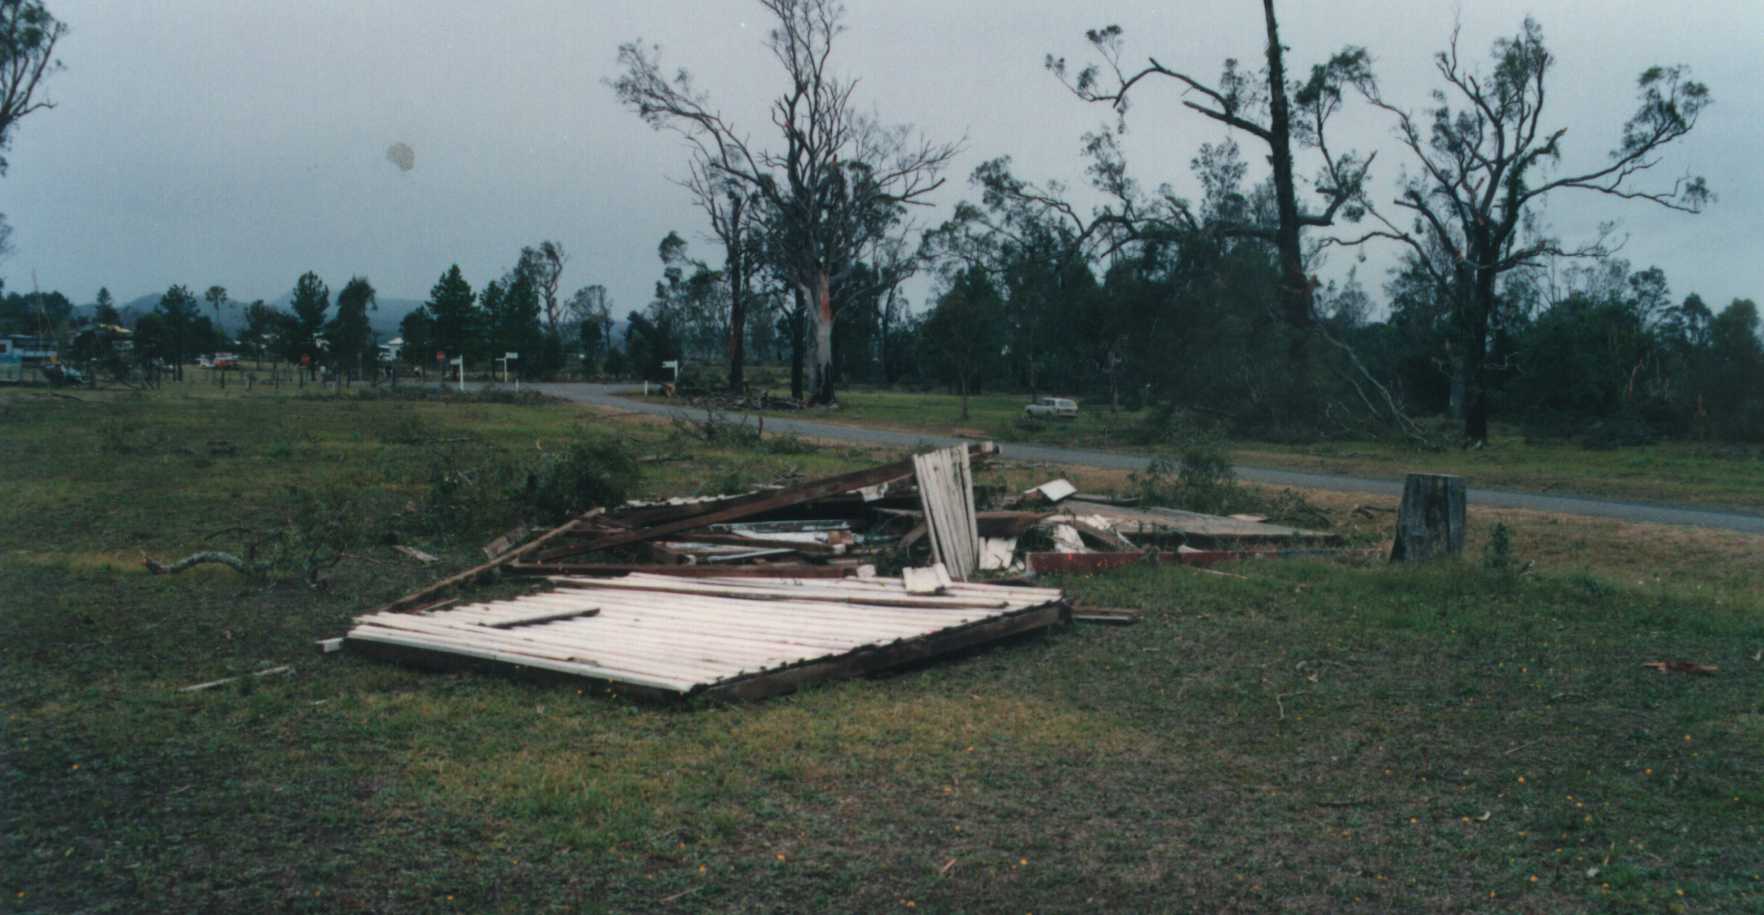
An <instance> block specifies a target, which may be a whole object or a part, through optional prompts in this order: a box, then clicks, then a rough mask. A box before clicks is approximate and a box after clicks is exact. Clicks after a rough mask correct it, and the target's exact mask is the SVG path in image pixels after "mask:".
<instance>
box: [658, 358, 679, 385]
mask: <svg viewBox="0 0 1764 915" xmlns="http://www.w3.org/2000/svg"><path fill="white" fill-rule="evenodd" d="M662 368H664V369H673V370H674V387H676V388H678V387H679V386H680V360H678V359H669V360H668V361H666V362H664V363H662Z"/></svg>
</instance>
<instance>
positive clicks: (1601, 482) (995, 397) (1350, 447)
mask: <svg viewBox="0 0 1764 915" xmlns="http://www.w3.org/2000/svg"><path fill="white" fill-rule="evenodd" d="M1028 402H1029V398H1028V397H1026V396H1024V395H1019V394H985V395H979V396H975V397H971V398H969V403H968V409H969V415H968V418H966V419H963V418H962V416H961V399H960V398H958V397H955V396H951V395H948V394H920V393H911V392H904V391H890V390H863V389H854V390H847V391H842V392H840V395H839V407H838V409H837V410H830V411H825V412H816V413H813V414H812V415H811V414H804V416H805V418H812V419H814V420H816V421H819V422H832V423H847V424H851V425H864V426H878V427H884V428H891V429H899V430H904V431H914V432H921V431H922V432H935V433H941V434H945V435H958V434H967V435H972V436H975V437H980V438H989V439H993V440H996V441H1002V442H1035V443H1039V444H1050V445H1062V446H1067V447H1074V448H1091V449H1101V450H1118V451H1129V452H1139V453H1155V452H1157V451H1158V450H1159V446H1158V445H1157V444H1156V443H1155V442H1150V443H1148V442H1147V441H1146V439H1145V437H1144V435H1143V433H1142V432H1141V430H1140V429H1139V427H1140V425H1141V423H1142V422H1143V420H1144V418H1145V414H1144V413H1143V412H1127V411H1123V412H1121V413H1111V412H1110V411H1109V409H1108V404H1107V403H1106V402H1100V401H1086V402H1084V403H1083V404H1082V405H1081V407H1080V412H1079V416H1078V418H1077V419H1075V420H1065V421H1061V420H1050V421H1047V422H1043V423H1038V424H1033V425H1030V426H1025V425H1024V424H1022V423H1021V422H1020V419H1021V417H1022V415H1023V407H1024V405H1025V404H1027V403H1028ZM792 415H794V414H792ZM1444 438H1445V439H1446V440H1448V441H1449V440H1450V435H1449V434H1447V435H1446V436H1444ZM1232 452H1233V455H1234V457H1235V459H1236V460H1237V462H1238V463H1240V464H1246V465H1252V466H1262V467H1281V468H1287V469H1293V470H1308V471H1316V472H1322V473H1335V474H1346V475H1351V476H1365V477H1373V478H1400V477H1401V476H1402V475H1403V474H1404V473H1408V472H1411V471H1413V472H1426V473H1456V474H1462V475H1464V476H1468V477H1470V478H1471V480H1472V481H1473V482H1474V483H1475V484H1476V485H1478V486H1487V487H1494V488H1504V489H1517V490H1524V491H1530V492H1540V493H1554V494H1558V495H1567V494H1575V495H1589V496H1599V497H1606V498H1614V499H1633V500H1641V501H1653V502H1665V503H1673V504H1692V505H1708V506H1715V507H1724V508H1736V509H1740V510H1743V511H1752V512H1758V511H1764V448H1760V447H1758V446H1755V445H1754V446H1743V445H1724V444H1719V443H1713V444H1704V443H1694V442H1666V443H1659V444H1653V445H1646V446H1638V447H1630V448H1618V449H1611V450H1594V449H1589V448H1586V447H1583V446H1581V445H1579V444H1575V443H1572V442H1566V443H1540V442H1531V441H1527V440H1526V439H1525V438H1524V436H1522V435H1520V434H1519V433H1518V432H1517V431H1516V430H1514V429H1510V428H1497V429H1496V430H1495V434H1494V435H1493V436H1492V437H1491V439H1490V441H1489V443H1488V446H1487V447H1485V448H1481V449H1477V450H1474V451H1466V450H1461V449H1456V448H1448V449H1446V450H1442V451H1427V450H1423V449H1420V448H1417V447H1414V446H1412V445H1411V444H1409V443H1407V442H1406V441H1394V440H1393V441H1373V440H1356V441H1337V442H1326V443H1320V444H1312V445H1291V444H1275V443H1268V442H1254V441H1238V442H1235V443H1233V444H1232Z"/></svg>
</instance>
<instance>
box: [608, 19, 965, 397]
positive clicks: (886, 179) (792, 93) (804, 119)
mask: <svg viewBox="0 0 1764 915" xmlns="http://www.w3.org/2000/svg"><path fill="white" fill-rule="evenodd" d="M760 5H761V6H763V7H765V9H766V10H767V12H769V13H771V14H772V16H773V18H774V20H775V21H774V25H773V27H772V29H771V31H770V32H768V33H767V38H766V47H767V48H768V49H769V50H770V51H771V52H772V56H773V57H774V58H776V59H777V61H778V63H779V64H780V65H781V66H782V67H783V69H784V72H785V75H786V77H787V79H788V82H789V88H788V89H786V91H785V92H784V93H783V94H781V95H780V96H778V98H776V99H775V100H773V102H772V104H771V120H772V126H773V127H774V128H776V129H777V130H778V132H779V135H780V138H781V139H782V141H783V146H782V148H781V149H776V148H774V149H766V148H761V147H759V146H757V145H756V144H754V143H753V142H752V141H751V140H750V139H749V137H748V135H747V134H746V133H745V132H743V131H741V130H740V129H738V128H737V127H736V126H735V124H734V123H733V122H731V121H730V120H729V119H727V118H725V117H724V116H723V115H722V113H721V112H719V111H717V110H716V109H715V108H713V107H712V106H711V103H710V100H709V97H708V96H707V95H705V94H704V93H701V92H699V91H698V90H697V89H696V88H695V87H694V86H693V83H692V79H691V76H690V75H689V74H687V73H686V72H685V71H683V70H682V71H680V72H679V73H677V74H676V75H675V76H674V77H673V78H672V79H669V78H668V77H667V76H666V75H665V74H664V73H663V71H662V69H661V64H660V59H659V58H660V49H659V48H658V47H654V46H647V47H646V46H644V45H642V44H641V43H637V42H632V43H629V44H626V45H623V46H622V47H620V49H619V63H620V65H621V67H622V69H623V72H622V74H621V75H620V76H619V77H618V78H617V79H616V80H613V81H611V85H612V87H613V90H614V91H615V92H616V93H618V97H619V100H620V101H621V102H623V103H624V104H625V106H626V107H627V108H629V109H631V110H632V111H634V112H635V113H637V114H638V116H640V117H642V118H643V119H644V121H645V122H647V123H648V124H649V125H650V126H651V127H654V128H656V129H669V130H675V131H678V132H679V133H680V134H682V135H683V136H685V137H686V138H687V139H688V140H689V141H690V142H691V143H693V144H694V146H696V147H697V149H698V151H699V153H700V156H701V161H704V162H707V163H710V164H711V165H712V167H713V168H714V169H715V170H716V171H717V172H718V173H720V174H722V175H725V176H727V177H728V178H729V179H731V180H734V181H736V182H739V183H741V184H743V185H745V186H747V187H749V188H751V189H752V190H753V191H754V192H755V193H757V194H758V196H759V197H760V198H761V199H763V200H764V202H765V203H766V205H767V208H768V212H769V214H770V217H771V218H772V219H774V220H776V221H778V222H779V223H780V224H781V225H779V226H778V227H776V229H777V231H775V232H774V233H773V234H774V237H776V238H778V239H780V240H782V241H783V244H782V245H781V246H780V248H779V251H778V261H779V262H778V263H777V264H776V266H777V267H778V268H779V269H780V270H781V272H783V273H784V274H785V275H787V276H788V277H789V278H790V282H791V285H792V286H793V287H794V289H795V292H796V295H797V296H799V297H800V299H801V301H802V302H803V303H804V304H805V306H806V309H805V310H806V311H807V318H808V322H807V323H808V328H807V331H808V332H807V334H806V336H807V350H808V353H807V356H808V358H807V363H808V365H807V370H808V376H809V399H810V400H812V401H813V402H815V403H823V404H824V403H830V402H832V400H833V321H834V318H835V316H836V312H837V303H836V302H835V301H834V290H835V289H836V288H838V287H839V286H840V285H841V281H842V280H843V279H844V278H845V276H846V275H847V274H848V273H849V272H850V271H851V270H852V269H853V268H854V267H855V266H856V265H857V264H858V263H859V258H860V255H861V253H862V252H863V251H864V249H865V247H866V245H867V244H868V243H869V242H870V240H871V239H872V238H874V237H875V236H876V234H877V233H878V232H885V231H887V229H888V228H889V227H890V226H891V225H893V224H895V223H897V222H898V221H899V220H898V211H899V209H900V208H901V207H904V206H907V205H912V204H925V203H928V201H927V200H926V199H925V198H926V197H927V195H929V194H931V193H932V192H933V191H935V190H937V189H938V188H939V187H941V186H942V185H943V177H942V173H943V170H944V169H945V168H946V167H947V166H948V164H949V162H950V160H952V159H953V158H954V157H955V155H956V154H957V152H959V151H960V144H959V143H935V142H932V141H930V140H928V139H923V138H917V137H914V136H913V135H912V134H911V132H910V131H909V129H907V128H905V127H887V126H884V125H882V124H880V123H878V122H877V121H876V120H874V119H873V118H871V117H869V116H867V115H865V114H863V113H862V112H861V111H859V110H858V109H857V107H856V106H855V104H854V102H853V94H854V92H855V91H856V89H857V81H856V80H855V79H851V78H845V77H840V76H838V75H837V74H835V73H834V72H833V71H832V69H831V66H830V59H831V57H832V53H833V45H834V39H835V38H837V37H838V35H839V34H840V33H841V32H842V31H843V30H844V26H843V25H842V23H841V20H842V19H843V18H844V14H845V9H844V7H843V6H842V5H841V4H840V3H838V2H837V0H760ZM891 215H893V216H894V217H895V218H890V216H891Z"/></svg>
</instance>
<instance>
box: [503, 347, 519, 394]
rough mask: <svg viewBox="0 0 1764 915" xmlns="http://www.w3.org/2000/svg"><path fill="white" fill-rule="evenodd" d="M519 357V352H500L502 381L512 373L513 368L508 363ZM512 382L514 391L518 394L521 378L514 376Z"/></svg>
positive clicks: (505, 380) (506, 379)
mask: <svg viewBox="0 0 1764 915" xmlns="http://www.w3.org/2000/svg"><path fill="white" fill-rule="evenodd" d="M519 358H521V354H520V353H503V354H502V380H503V381H504V382H507V381H508V379H509V376H510V375H512V374H513V368H512V367H511V366H510V365H509V363H510V362H513V361H515V360H517V359H519ZM514 383H515V393H516V394H519V393H520V392H521V380H520V379H519V378H516V379H515V380H514Z"/></svg>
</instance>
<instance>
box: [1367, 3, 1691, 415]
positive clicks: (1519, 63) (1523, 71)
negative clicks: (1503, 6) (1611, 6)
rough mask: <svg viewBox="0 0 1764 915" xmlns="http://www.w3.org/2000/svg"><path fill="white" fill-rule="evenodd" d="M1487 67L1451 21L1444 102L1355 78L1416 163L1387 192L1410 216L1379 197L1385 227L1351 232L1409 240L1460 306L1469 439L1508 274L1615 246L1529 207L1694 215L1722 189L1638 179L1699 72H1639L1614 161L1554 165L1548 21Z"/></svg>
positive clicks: (1483, 394) (1495, 53)
mask: <svg viewBox="0 0 1764 915" xmlns="http://www.w3.org/2000/svg"><path fill="white" fill-rule="evenodd" d="M1491 63H1492V69H1490V70H1487V71H1478V70H1476V69H1474V68H1473V67H1472V66H1471V65H1469V64H1467V63H1466V62H1465V61H1464V60H1463V59H1461V58H1460V57H1459V54H1458V31H1457V30H1456V29H1454V30H1453V32H1452V39H1451V43H1450V45H1449V46H1448V47H1447V49H1446V50H1444V51H1442V52H1440V53H1439V54H1437V55H1435V57H1434V68H1435V69H1436V70H1437V71H1438V73H1439V76H1440V78H1441V79H1443V80H1444V83H1445V86H1444V88H1443V89H1441V90H1437V91H1436V92H1435V93H1434V99H1435V101H1436V102H1437V106H1436V107H1434V108H1431V109H1429V110H1427V111H1426V112H1425V113H1424V115H1422V116H1421V117H1417V116H1415V115H1413V114H1411V113H1410V112H1409V111H1407V110H1406V109H1404V108H1401V107H1399V106H1397V105H1396V104H1394V103H1392V102H1390V101H1387V100H1386V99H1385V97H1384V95H1383V94H1382V93H1381V92H1380V90H1379V87H1378V85H1377V83H1376V82H1374V81H1373V80H1372V79H1371V77H1370V75H1369V74H1368V75H1366V76H1364V77H1362V78H1360V79H1358V80H1357V82H1358V84H1359V87H1360V89H1361V91H1362V92H1363V94H1364V95H1365V97H1366V98H1367V99H1368V100H1370V101H1371V103H1372V104H1374V105H1376V106H1377V107H1378V108H1380V109H1382V110H1383V111H1385V112H1388V113H1389V114H1390V115H1391V116H1392V117H1393V118H1394V119H1395V121H1396V137H1397V140H1398V141H1399V143H1400V144H1401V145H1402V147H1403V148H1404V149H1406V150H1407V151H1408V152H1409V154H1410V158H1411V160H1412V162H1413V164H1414V166H1415V167H1416V168H1417V169H1418V172H1417V173H1416V174H1412V175H1408V176H1405V177H1404V179H1403V180H1402V182H1401V184H1400V186H1399V188H1398V193H1397V196H1396V198H1395V200H1394V201H1392V206H1394V207H1395V208H1396V210H1397V211H1399V212H1400V213H1402V214H1406V216H1407V220H1406V224H1403V223H1399V221H1398V220H1399V219H1403V217H1402V216H1398V215H1397V214H1395V213H1390V214H1387V213H1385V212H1384V211H1381V210H1379V209H1377V208H1376V207H1372V208H1371V210H1370V212H1371V214H1372V217H1373V219H1375V220H1376V222H1377V223H1378V224H1379V226H1380V227H1379V228H1377V229H1374V230H1373V231H1371V232H1368V233H1366V234H1365V235H1363V236H1362V237H1360V238H1357V239H1345V240H1344V243H1348V244H1353V243H1359V242H1364V241H1367V240H1370V239H1374V238H1383V239H1390V240H1394V241H1396V242H1398V243H1400V244H1402V245H1404V246H1406V247H1407V248H1408V249H1409V250H1410V252H1411V253H1412V254H1413V255H1414V256H1413V257H1411V258H1410V260H1411V262H1412V263H1413V264H1415V265H1417V266H1419V267H1420V268H1421V269H1423V270H1425V271H1427V273H1428V275H1429V276H1430V277H1431V278H1432V279H1433V281H1434V283H1435V285H1436V287H1437V288H1438V289H1439V290H1441V292H1442V295H1443V297H1444V298H1446V300H1447V301H1448V302H1450V303H1451V307H1452V308H1453V310H1454V312H1455V313H1454V315H1453V321H1452V324H1453V332H1454V334H1455V336H1456V338H1457V347H1456V348H1455V349H1456V352H1455V353H1454V356H1455V357H1456V358H1457V360H1459V361H1458V365H1459V366H1460V367H1461V371H1463V372H1464V378H1463V388H1464V392H1465V394H1464V396H1465V403H1464V435H1465V440H1466V441H1467V442H1469V443H1472V444H1474V443H1481V442H1484V441H1486V440H1487V439H1488V414H1489V404H1488V389H1487V373H1488V371H1489V352H1488V342H1489V336H1490V333H1491V330H1492V327H1491V320H1492V319H1493V318H1494V317H1495V316H1497V315H1498V311H1497V306H1498V293H1499V281H1500V278H1501V276H1502V275H1503V274H1506V273H1508V272H1511V271H1515V270H1521V269H1525V268H1528V267H1534V266H1537V265H1539V264H1541V263H1543V262H1544V261H1545V260H1546V259H1548V258H1552V257H1564V256H1566V257H1597V256H1603V255H1605V254H1608V253H1609V251H1610V247H1609V245H1608V244H1607V243H1606V242H1607V238H1608V237H1609V233H1610V227H1609V226H1606V227H1603V228H1602V229H1601V231H1600V234H1599V237H1598V238H1596V239H1595V240H1593V241H1592V242H1589V243H1586V244H1581V245H1564V244H1562V243H1561V242H1560V241H1558V240H1557V239H1554V238H1551V237H1549V236H1548V235H1547V234H1546V233H1545V232H1544V231H1543V228H1542V227H1541V226H1540V225H1539V224H1538V223H1537V220H1536V218H1535V215H1534V211H1533V209H1532V205H1533V204H1535V203H1538V202H1539V201H1541V200H1542V199H1543V198H1544V197H1546V196H1548V195H1550V194H1554V193H1556V192H1559V191H1589V192H1592V193H1595V194H1599V195H1602V196H1607V197H1614V198H1617V199H1621V200H1640V201H1646V202H1648V203H1652V204H1656V205H1659V206H1663V207H1666V208H1668V209H1672V210H1679V211H1682V212H1687V213H1695V212H1699V211H1700V210H1701V209H1702V208H1703V207H1704V206H1705V205H1706V204H1708V203H1709V202H1710V201H1711V200H1712V199H1713V197H1712V195H1711V194H1710V192H1709V188H1708V184H1707V182H1706V181H1705V180H1704V179H1703V178H1701V177H1695V176H1689V175H1687V176H1683V177H1680V178H1678V179H1677V180H1675V181H1673V182H1672V183H1671V184H1670V185H1669V186H1666V187H1654V188H1642V187H1639V186H1638V183H1639V182H1640V181H1641V180H1642V179H1644V178H1646V177H1647V176H1648V173H1649V172H1651V171H1652V170H1653V169H1655V168H1656V167H1657V166H1659V164H1660V162H1661V159H1660V153H1661V151H1662V150H1663V149H1665V147H1667V146H1669V145H1671V144H1672V143H1674V142H1676V141H1678V140H1679V139H1681V138H1683V137H1684V136H1685V135H1686V134H1688V133H1690V131H1691V130H1692V129H1693V128H1694V127H1695V126H1696V123H1697V118H1698V116H1699V115H1701V113H1702V111H1703V109H1704V107H1705V106H1707V105H1708V103H1709V89H1708V87H1707V86H1705V85H1703V84H1702V83H1699V82H1696V81H1694V80H1692V79H1690V76H1689V71H1688V70H1687V69H1686V68H1685V67H1682V66H1675V67H1650V68H1648V69H1647V70H1645V71H1643V72H1642V74H1641V76H1640V78H1639V79H1638V80H1637V92H1638V96H1639V98H1638V104H1637V107H1636V110H1635V113H1634V114H1633V115H1631V116H1630V119H1629V121H1628V122H1627V123H1625V124H1624V126H1623V133H1622V136H1621V138H1620V139H1619V141H1618V143H1617V146H1616V148H1614V149H1613V150H1612V151H1611V153H1610V156H1609V157H1608V158H1607V159H1606V161H1605V162H1604V163H1603V164H1599V165H1594V166H1591V167H1588V168H1585V169H1580V170H1566V171H1560V172H1558V171H1556V169H1555V167H1556V166H1557V164H1558V163H1560V161H1561V159H1562V140H1563V138H1564V137H1565V136H1566V135H1567V133H1568V130H1567V128H1565V127H1559V128H1554V129H1549V128H1546V127H1544V125H1543V120H1544V103H1545V101H1546V99H1547V89H1548V85H1547V78H1548V76H1549V71H1550V69H1551V67H1552V66H1553V65H1554V64H1555V55H1553V54H1551V53H1550V51H1549V49H1548V48H1547V47H1545V45H1544V40H1543V29H1542V28H1541V27H1540V26H1539V25H1538V24H1537V22H1535V21H1534V20H1532V19H1529V18H1528V19H1526V20H1525V22H1524V24H1523V26H1522V27H1521V28H1520V30H1519V32H1518V33H1517V34H1516V35H1514V36H1512V37H1509V38H1502V39H1499V40H1497V41H1496V42H1495V43H1494V47H1493V49H1492V51H1491ZM1454 103H1456V105H1457V107H1453V105H1454ZM1441 252H1443V253H1444V255H1445V256H1444V257H1439V256H1438V255H1439V254H1440V253H1441Z"/></svg>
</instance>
